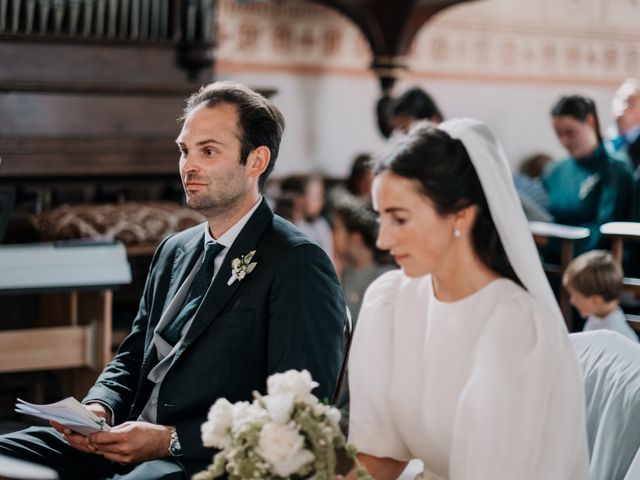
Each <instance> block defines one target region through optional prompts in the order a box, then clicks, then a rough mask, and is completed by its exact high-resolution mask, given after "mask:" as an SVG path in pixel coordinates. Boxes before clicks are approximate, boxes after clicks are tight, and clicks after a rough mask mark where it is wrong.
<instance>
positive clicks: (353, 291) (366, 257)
mask: <svg viewBox="0 0 640 480" xmlns="http://www.w3.org/2000/svg"><path fill="white" fill-rule="evenodd" d="M331 226H332V227H333V251H334V258H335V260H334V263H335V264H336V265H340V266H341V267H342V272H341V275H340V278H341V284H342V292H343V293H344V297H345V300H346V302H347V307H349V311H350V313H351V318H352V319H353V321H354V323H355V321H356V320H357V319H358V314H359V313H360V305H361V304H362V297H363V296H364V292H365V290H366V289H367V287H368V286H369V285H370V284H371V282H373V281H374V280H375V279H376V278H378V277H379V276H380V275H382V274H383V273H385V272H387V271H388V270H393V269H394V268H396V267H395V265H394V264H393V263H392V262H391V258H390V257H389V255H388V254H386V253H385V252H383V251H382V250H379V249H378V248H377V247H376V236H377V234H378V222H377V215H376V214H375V212H374V211H373V209H372V208H371V206H370V205H369V204H368V203H367V202H366V201H364V200H362V199H360V198H358V197H355V196H353V195H350V194H347V193H340V194H339V195H336V196H335V199H334V204H333V216H332V218H331Z"/></svg>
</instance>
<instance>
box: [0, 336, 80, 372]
mask: <svg viewBox="0 0 640 480" xmlns="http://www.w3.org/2000/svg"><path fill="white" fill-rule="evenodd" d="M88 328H89V327H85V326H76V327H52V328H34V329H30V330H11V331H3V332H0V351H1V352H2V362H1V363H0V372H2V373H4V372H20V371H29V370H53V369H57V368H72V367H84V366H87V365H88V364H89V363H90V358H89V353H90V351H89V349H88V348H87V342H88V340H87V339H88V336H87V331H88Z"/></svg>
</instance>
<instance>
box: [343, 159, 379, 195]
mask: <svg viewBox="0 0 640 480" xmlns="http://www.w3.org/2000/svg"><path fill="white" fill-rule="evenodd" d="M372 163H373V159H372V158H371V155H370V154H368V153H361V154H359V155H358V156H356V158H355V159H354V160H353V163H352V165H351V173H350V174H349V178H347V184H346V187H347V191H348V192H349V193H351V194H352V195H355V196H356V197H360V198H363V199H364V200H366V201H368V202H371V184H372V183H373V168H372Z"/></svg>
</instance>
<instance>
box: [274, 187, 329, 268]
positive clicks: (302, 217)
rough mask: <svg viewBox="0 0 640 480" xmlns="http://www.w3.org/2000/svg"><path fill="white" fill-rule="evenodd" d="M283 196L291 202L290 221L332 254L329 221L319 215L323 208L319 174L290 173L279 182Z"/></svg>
mask: <svg viewBox="0 0 640 480" xmlns="http://www.w3.org/2000/svg"><path fill="white" fill-rule="evenodd" d="M280 191H281V194H282V196H283V197H284V198H289V199H290V202H291V211H290V215H291V218H290V220H291V222H292V223H293V224H294V225H295V226H296V227H298V228H299V229H300V230H302V231H303V232H304V233H306V234H307V235H308V236H309V237H310V238H311V239H312V240H315V241H316V242H317V243H318V245H320V247H322V249H323V250H324V251H325V252H326V253H327V255H329V256H330V257H331V256H333V239H332V237H331V227H330V226H329V222H328V221H327V220H326V219H325V218H324V217H323V216H322V215H321V213H322V209H323V208H324V202H325V198H324V181H323V180H322V177H320V176H319V175H292V176H290V177H287V178H285V179H284V180H283V181H282V183H281V184H280Z"/></svg>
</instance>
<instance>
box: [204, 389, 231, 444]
mask: <svg viewBox="0 0 640 480" xmlns="http://www.w3.org/2000/svg"><path fill="white" fill-rule="evenodd" d="M232 421H233V405H231V403H229V401H228V400H227V399H225V398H219V399H218V400H216V403H214V404H213V405H212V406H211V409H209V414H208V415H207V421H206V422H205V423H203V424H202V427H201V428H200V430H201V432H202V444H203V445H204V446H205V447H214V448H220V449H222V448H225V447H226V446H227V445H229V443H230V442H231V436H230V435H229V430H230V428H231V424H232Z"/></svg>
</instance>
